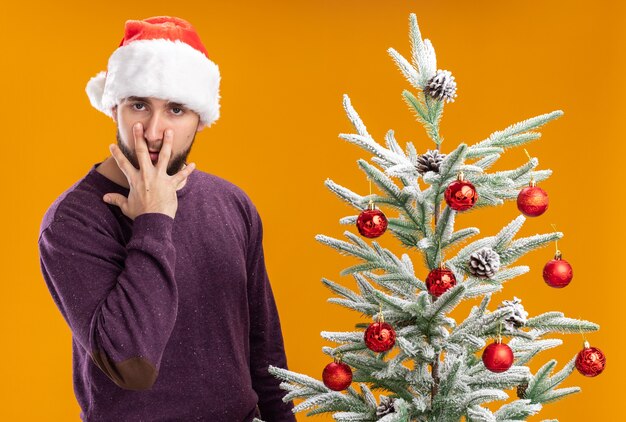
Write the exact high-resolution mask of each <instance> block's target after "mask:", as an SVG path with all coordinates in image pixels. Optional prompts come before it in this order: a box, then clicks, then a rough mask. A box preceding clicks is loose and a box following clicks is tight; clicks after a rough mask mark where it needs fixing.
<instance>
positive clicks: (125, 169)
mask: <svg viewBox="0 0 626 422" xmlns="http://www.w3.org/2000/svg"><path fill="white" fill-rule="evenodd" d="M109 151H111V155H112V156H113V158H114V159H115V162H116V163H117V166H118V167H119V168H120V170H122V173H124V175H125V176H126V179H128V182H129V183H130V178H131V174H133V172H135V171H137V169H135V166H133V165H132V164H131V162H130V161H128V159H127V158H126V156H125V155H124V154H123V153H122V151H121V150H120V149H119V147H118V146H117V145H115V144H109Z"/></svg>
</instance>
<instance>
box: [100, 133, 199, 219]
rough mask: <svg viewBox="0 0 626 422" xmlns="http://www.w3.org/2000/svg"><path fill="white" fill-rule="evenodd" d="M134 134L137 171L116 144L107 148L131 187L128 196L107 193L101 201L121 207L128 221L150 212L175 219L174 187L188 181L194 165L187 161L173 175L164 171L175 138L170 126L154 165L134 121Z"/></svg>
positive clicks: (176, 201)
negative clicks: (185, 164)
mask: <svg viewBox="0 0 626 422" xmlns="http://www.w3.org/2000/svg"><path fill="white" fill-rule="evenodd" d="M133 137H134V138H135V154H136V155H137V160H138V161H139V170H137V169H136V168H135V167H134V166H133V165H132V163H131V162H130V161H128V159H127V158H126V156H124V154H123V153H122V151H120V149H119V147H118V146H117V145H115V144H111V145H109V150H110V151H111V154H112V155H113V158H114V159H115V161H116V162H117V165H118V167H119V168H120V170H122V172H123V173H124V175H125V176H126V179H128V184H129V186H130V192H129V193H128V198H127V197H125V196H124V195H120V194H119V193H107V194H106V195H105V196H104V198H103V199H104V201H105V202H107V203H109V204H113V205H116V206H118V207H120V209H121V210H122V212H123V213H124V215H126V216H127V217H129V218H130V219H131V220H134V219H135V218H136V217H137V216H138V215H141V214H146V213H149V212H158V213H162V214H167V215H169V216H170V217H172V218H174V217H175V215H176V210H177V209H178V198H177V196H176V188H177V187H178V186H179V185H180V184H181V183H183V182H184V181H186V180H187V177H188V176H189V175H190V174H191V172H192V171H193V170H194V168H195V164H194V163H191V164H189V165H188V166H186V167H185V168H183V169H182V170H180V171H179V172H178V173H176V174H175V175H173V176H170V175H169V174H167V171H166V170H167V164H168V162H169V160H170V157H171V155H172V142H173V141H172V139H173V137H174V133H173V131H172V130H171V129H168V130H166V131H165V134H164V137H163V145H162V146H161V151H159V160H158V162H157V164H156V166H154V165H153V164H152V160H150V154H149V153H148V145H147V143H146V141H145V139H144V137H143V125H142V124H141V123H136V124H135V125H134V126H133Z"/></svg>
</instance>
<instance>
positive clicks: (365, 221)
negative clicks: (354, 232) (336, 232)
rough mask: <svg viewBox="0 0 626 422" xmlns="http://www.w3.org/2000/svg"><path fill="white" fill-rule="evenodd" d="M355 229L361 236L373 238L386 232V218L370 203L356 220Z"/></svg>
mask: <svg viewBox="0 0 626 422" xmlns="http://www.w3.org/2000/svg"><path fill="white" fill-rule="evenodd" d="M356 228H357V229H358V230H359V233H361V236H365V237H368V238H370V239H371V238H374V237H378V236H380V235H382V234H383V233H385V230H387V217H385V214H383V212H382V211H381V210H378V209H376V208H375V206H374V203H373V202H370V203H369V207H368V209H366V210H363V211H362V212H361V213H360V214H359V217H358V218H357V219H356Z"/></svg>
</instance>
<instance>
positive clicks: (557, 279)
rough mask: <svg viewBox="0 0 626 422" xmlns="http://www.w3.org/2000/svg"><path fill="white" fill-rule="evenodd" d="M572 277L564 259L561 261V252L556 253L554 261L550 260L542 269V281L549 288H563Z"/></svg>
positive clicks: (572, 274) (572, 271)
mask: <svg viewBox="0 0 626 422" xmlns="http://www.w3.org/2000/svg"><path fill="white" fill-rule="evenodd" d="M573 277H574V270H573V269H572V266H571V265H570V264H569V262H567V261H566V260H564V259H561V252H560V251H556V254H555V255H554V259H551V260H550V261H548V262H547V263H546V265H545V266H544V267H543V279H544V281H545V282H546V283H547V284H548V286H550V287H556V288H563V287H565V286H567V285H568V284H569V283H570V281H572V278H573Z"/></svg>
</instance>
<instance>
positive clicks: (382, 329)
mask: <svg viewBox="0 0 626 422" xmlns="http://www.w3.org/2000/svg"><path fill="white" fill-rule="evenodd" d="M364 340H365V345H366V346H367V347H368V349H370V350H373V351H374V352H386V351H387V350H390V349H391V348H392V347H393V345H394V344H396V332H395V331H394V329H393V327H392V326H391V325H390V324H387V323H386V322H382V321H381V322H374V323H372V324H370V325H369V327H367V329H366V330H365V334H364Z"/></svg>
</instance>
